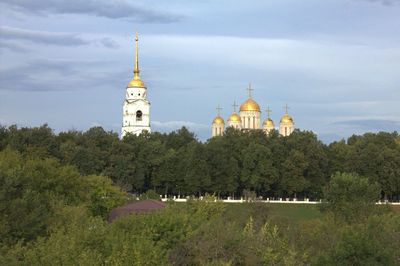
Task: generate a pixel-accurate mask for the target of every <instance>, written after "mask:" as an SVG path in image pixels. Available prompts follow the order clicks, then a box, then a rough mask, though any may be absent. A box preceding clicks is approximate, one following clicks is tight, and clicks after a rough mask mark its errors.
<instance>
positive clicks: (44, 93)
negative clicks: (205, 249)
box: [0, 0, 400, 144]
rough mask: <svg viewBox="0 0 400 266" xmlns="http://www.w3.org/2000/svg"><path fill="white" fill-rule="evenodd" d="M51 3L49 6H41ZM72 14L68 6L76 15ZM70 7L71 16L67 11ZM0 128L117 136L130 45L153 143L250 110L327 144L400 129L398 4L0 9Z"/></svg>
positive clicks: (367, 0)
mask: <svg viewBox="0 0 400 266" xmlns="http://www.w3.org/2000/svg"><path fill="white" fill-rule="evenodd" d="M49 2H50V4H49ZM74 3H75V4H74ZM71 6H74V8H71ZM0 7H1V9H2V16H1V23H0V24H1V26H0V38H1V39H0V60H1V67H0V125H5V126H10V125H13V124H16V125H18V126H19V127H21V126H22V127H34V126H41V125H43V124H48V125H49V127H50V128H52V129H53V130H54V132H62V131H68V130H70V129H76V130H79V131H86V130H88V129H89V128H91V127H93V126H101V127H103V128H104V129H105V130H106V131H110V130H112V131H114V132H117V133H118V134H120V130H121V124H122V102H123V98H124V95H125V88H126V84H127V83H128V82H129V80H130V78H131V77H132V71H133V58H134V36H135V33H136V32H138V33H139V63H140V70H141V74H140V75H141V78H142V80H143V81H144V82H145V84H146V85H147V89H148V99H149V100H150V103H151V109H150V118H151V119H150V120H151V125H152V130H153V131H159V132H161V133H166V132H171V131H173V130H177V129H179V128H181V127H182V126H185V127H187V128H188V130H189V131H191V132H194V133H195V134H196V136H197V138H198V139H199V140H201V141H205V140H207V139H208V138H210V136H211V122H212V120H213V118H214V117H215V115H216V111H215V107H216V106H217V105H220V106H221V107H222V108H223V110H222V113H221V116H222V117H223V118H224V119H225V120H226V119H227V117H228V116H229V115H230V114H231V113H232V112H233V108H232V107H231V105H232V104H233V102H234V101H236V103H237V104H239V105H240V104H241V103H243V102H244V101H245V100H246V98H247V93H246V87H247V85H248V83H249V82H251V84H252V87H253V88H254V91H253V98H254V99H255V101H257V102H258V104H259V105H260V106H261V109H262V119H265V118H266V114H265V111H264V110H265V108H267V106H269V107H270V108H271V109H272V115H271V118H272V119H273V120H274V122H275V124H276V125H277V124H278V121H279V119H280V117H281V116H282V115H283V114H284V110H283V106H284V105H285V104H288V105H289V107H290V109H289V113H290V115H291V116H292V117H293V118H294V121H295V128H296V129H300V130H307V131H312V132H313V133H315V134H316V135H317V136H318V139H319V140H321V141H323V142H324V143H326V144H328V143H331V142H333V141H335V140H341V139H347V138H348V137H350V136H351V135H353V134H355V135H361V134H363V133H366V132H372V133H374V132H379V131H386V132H393V131H399V129H400V120H399V117H400V108H398V106H399V104H400V88H399V84H400V73H399V69H400V17H399V16H398V14H399V13H400V1H398V0H382V1H379V0H342V1H326V2H325V1H324V2H323V3H321V2H320V1H317V0H312V1H309V2H307V3H299V2H298V1H294V0H290V1H289V0H288V1H269V2H268V3H265V2H264V1H250V2H237V3H236V4H235V5H232V6H229V5H228V2H225V1H223V2H218V3H214V2H210V1H203V2H192V3H189V4H187V3H182V2H181V1H177V0H175V1H169V2H168V3H166V2H163V1H146V2H144V1H139V2H138V3H135V4H132V3H131V2H129V1H125V0H117V1H113V2H109V1H105V0H99V1H97V3H96V4H95V5H94V4H93V2H87V3H81V2H79V1H76V2H75V1H72V2H71V1H70V2H69V4H64V3H62V2H59V1H55V0H51V1H43V0H39V1H35V3H30V2H25V1H19V2H16V3H15V2H13V1H10V0H7V1H4V2H3V3H0Z"/></svg>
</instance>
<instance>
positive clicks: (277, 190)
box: [0, 125, 400, 200]
mask: <svg viewBox="0 0 400 266" xmlns="http://www.w3.org/2000/svg"><path fill="white" fill-rule="evenodd" d="M7 148H8V149H11V150H16V151H18V152H20V153H22V154H28V155H29V156H31V157H35V156H36V157H40V158H45V157H48V158H56V160H58V161H59V162H60V163H61V164H62V165H74V166H75V167H76V168H77V169H78V171H79V172H80V174H81V175H93V174H94V175H105V176H108V177H110V178H111V179H112V180H113V182H114V183H115V184H118V185H119V186H120V187H122V188H124V189H125V190H126V191H130V192H134V193H142V192H145V191H147V190H150V189H152V190H155V191H157V193H159V194H162V195H166V194H167V195H196V196H199V195H204V194H205V193H210V194H216V195H219V196H221V197H227V196H235V197H239V196H242V195H243V192H244V191H254V192H255V193H256V194H257V195H258V196H263V197H298V198H302V197H309V198H318V199H319V198H321V197H322V192H323V187H324V186H325V185H326V184H327V183H328V182H329V179H330V176H331V175H332V174H334V173H336V172H353V173H357V174H359V175H362V176H364V177H368V178H369V179H370V180H371V181H372V182H377V183H378V184H379V185H380V187H381V190H382V191H381V198H382V199H383V198H386V199H389V200H398V199H400V137H399V135H398V133H397V132H393V133H386V132H380V133H377V134H374V133H366V134H364V135H362V136H352V137H350V138H348V139H347V141H345V140H342V141H339V142H333V143H331V144H329V145H326V144H324V143H322V142H321V141H320V140H318V138H317V136H316V135H315V134H314V133H312V132H310V131H299V130H296V131H295V132H294V133H293V134H291V135H290V136H289V137H281V136H279V134H278V133H277V132H273V133H272V134H271V135H270V136H268V137H266V136H265V134H264V133H263V132H262V131H252V132H247V133H244V132H240V131H237V130H234V129H231V128H229V129H227V131H226V134H225V135H224V136H222V137H216V138H212V139H210V140H208V141H206V142H200V141H199V140H197V139H196V136H195V135H194V134H193V133H191V132H189V131H188V130H187V129H186V128H184V127H183V128H181V129H180V130H177V131H174V132H171V133H168V134H162V133H158V132H154V133H151V134H142V135H140V136H134V135H129V136H127V137H125V138H124V139H123V140H120V139H119V137H118V134H117V133H114V132H106V131H104V130H103V129H102V128H101V127H94V128H91V129H89V130H87V131H86V132H79V131H68V132H61V133H59V134H54V133H53V131H52V129H50V128H49V127H48V126H47V125H43V126H41V127H35V128H17V127H16V126H10V127H0V150H4V149H7Z"/></svg>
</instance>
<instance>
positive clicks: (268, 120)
mask: <svg viewBox="0 0 400 266" xmlns="http://www.w3.org/2000/svg"><path fill="white" fill-rule="evenodd" d="M263 125H264V126H267V127H269V126H272V127H274V126H275V125H274V121H272V119H271V118H267V119H265V120H264V123H263Z"/></svg>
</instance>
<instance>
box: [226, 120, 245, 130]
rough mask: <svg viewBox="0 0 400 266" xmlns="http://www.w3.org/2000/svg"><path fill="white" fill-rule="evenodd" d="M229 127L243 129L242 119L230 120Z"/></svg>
mask: <svg viewBox="0 0 400 266" xmlns="http://www.w3.org/2000/svg"><path fill="white" fill-rule="evenodd" d="M228 127H233V128H236V129H241V128H242V123H241V122H240V121H228Z"/></svg>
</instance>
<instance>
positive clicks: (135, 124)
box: [121, 34, 151, 138]
mask: <svg viewBox="0 0 400 266" xmlns="http://www.w3.org/2000/svg"><path fill="white" fill-rule="evenodd" d="M138 42H139V38H138V35H137V34H136V38H135V44H136V46H135V64H134V70H133V78H132V79H131V80H130V81H129V83H128V85H127V87H126V91H125V100H124V104H123V115H122V119H123V120H122V130H121V137H122V138H123V137H124V136H125V135H126V134H128V133H129V134H134V135H140V134H141V133H143V132H144V131H147V132H151V128H150V102H149V101H148V100H147V87H146V85H145V84H144V82H143V81H142V80H141V79H140V76H139V47H138V46H139V45H138Z"/></svg>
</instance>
